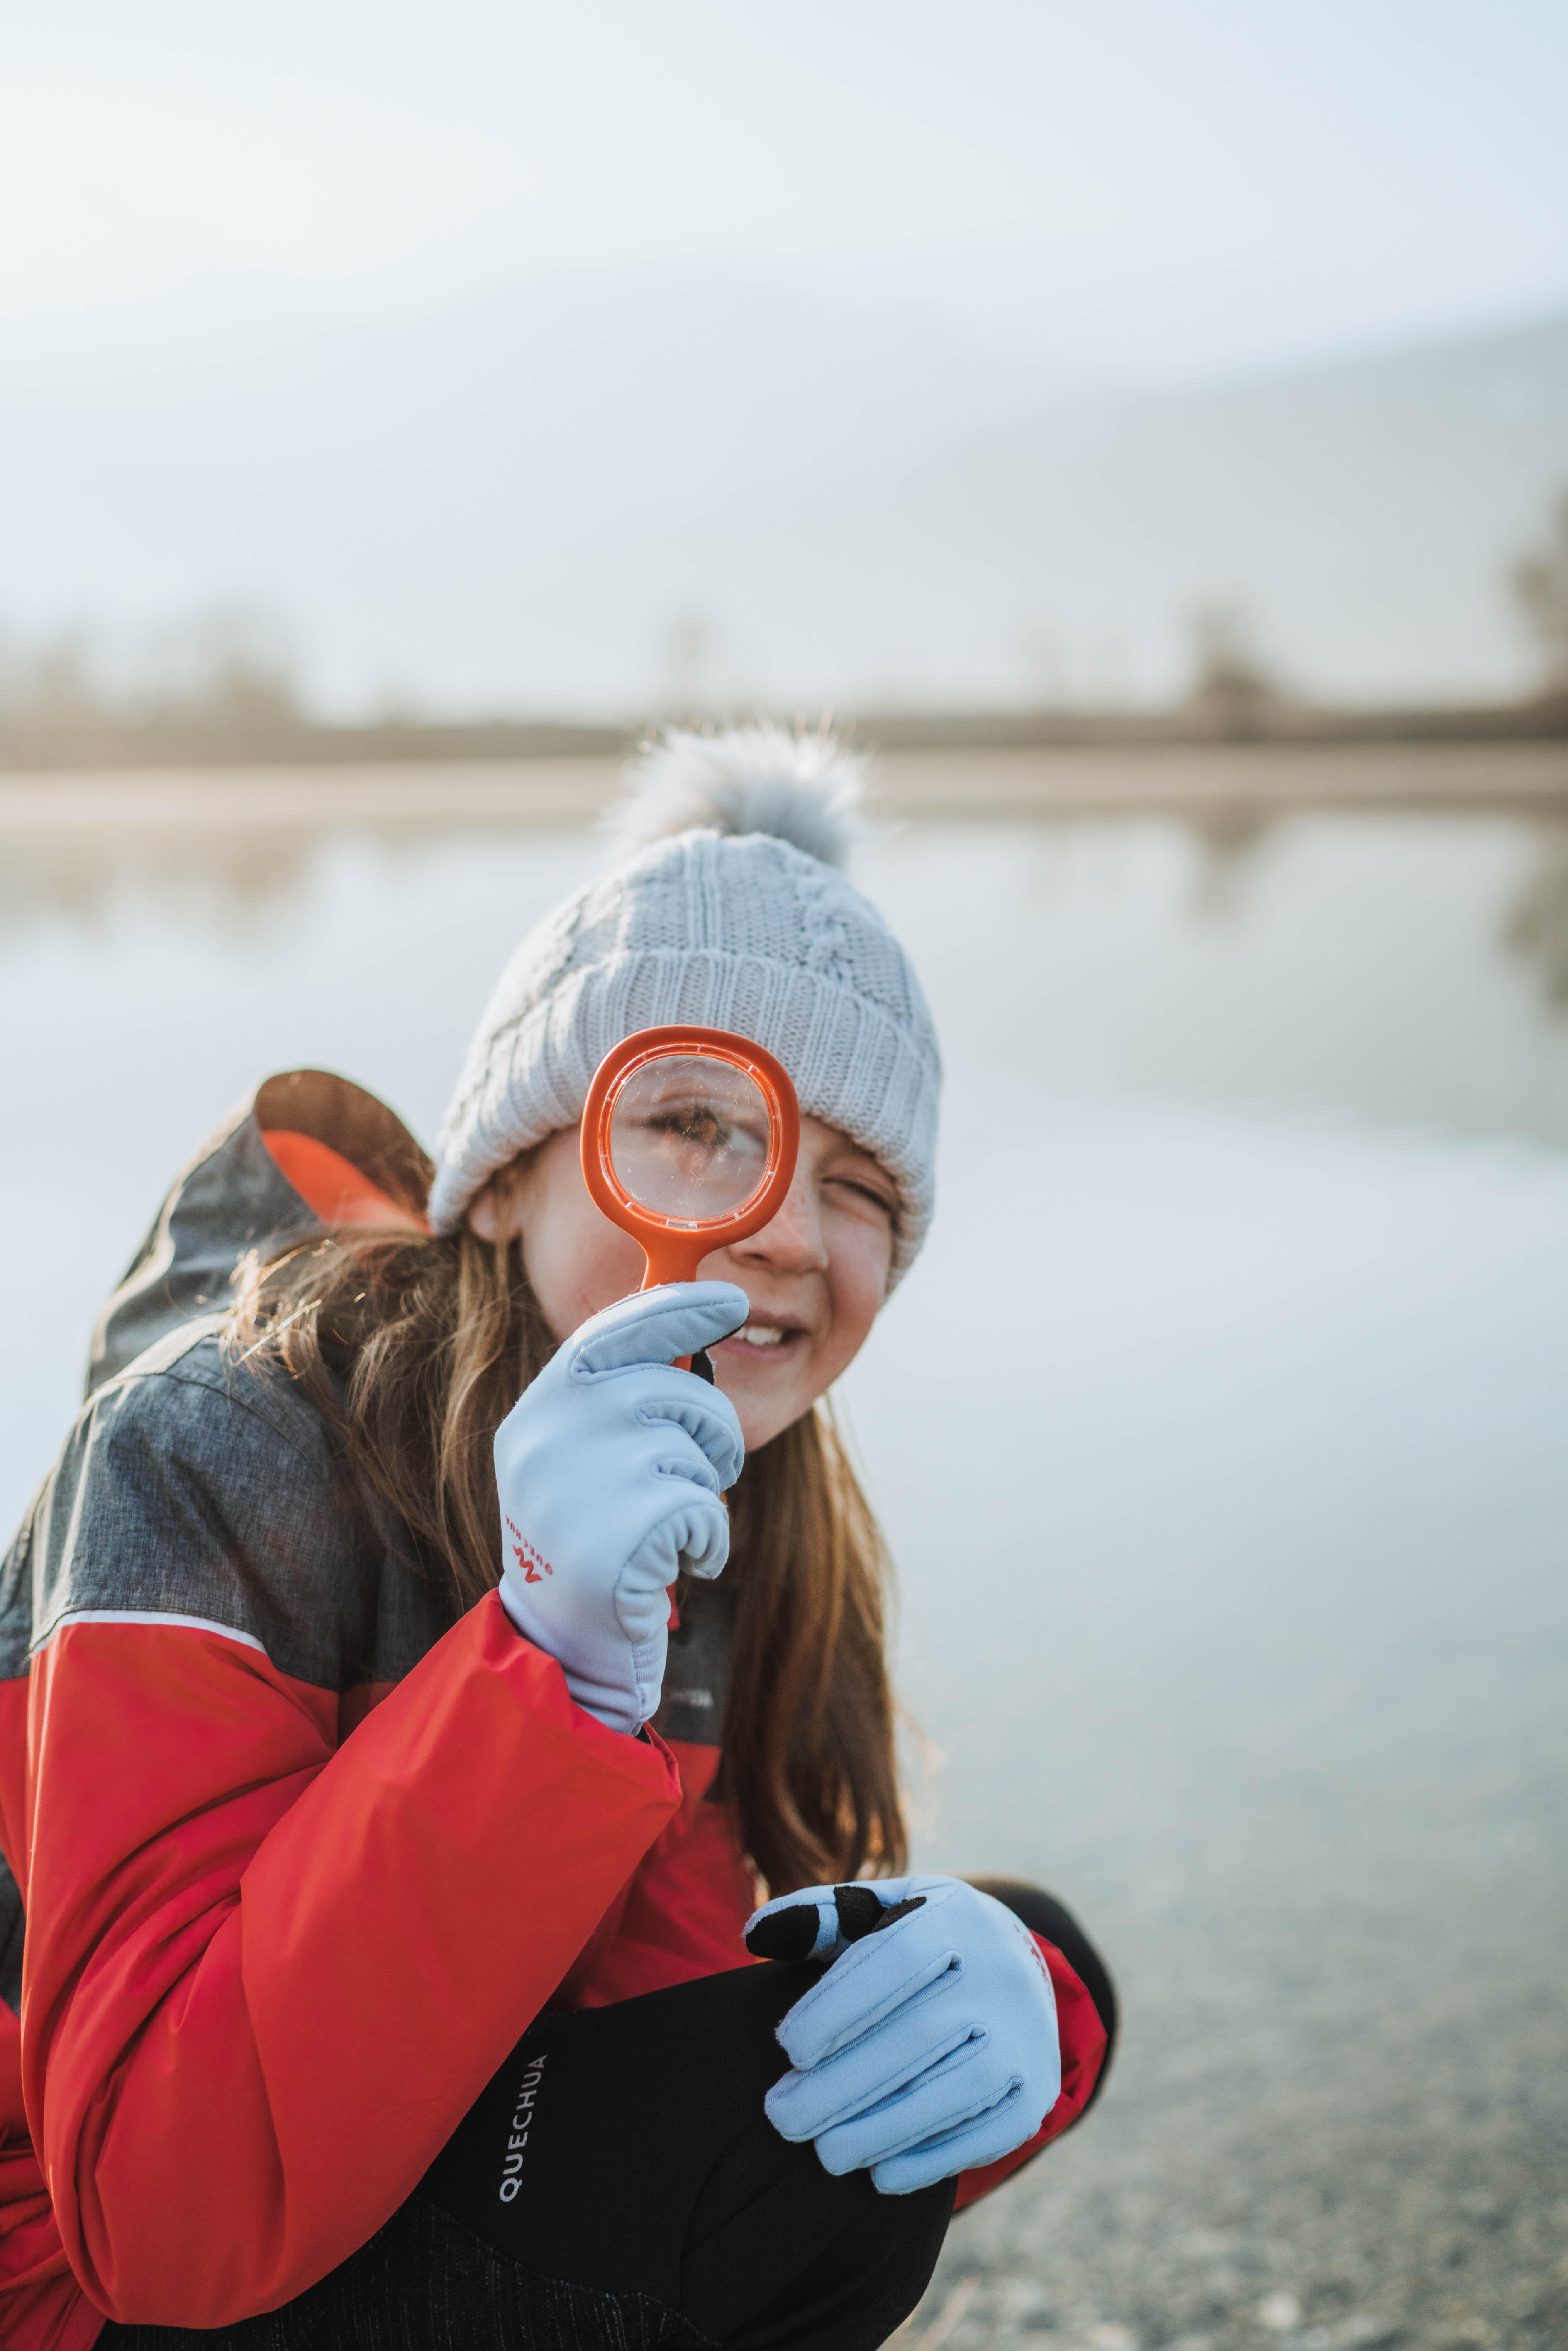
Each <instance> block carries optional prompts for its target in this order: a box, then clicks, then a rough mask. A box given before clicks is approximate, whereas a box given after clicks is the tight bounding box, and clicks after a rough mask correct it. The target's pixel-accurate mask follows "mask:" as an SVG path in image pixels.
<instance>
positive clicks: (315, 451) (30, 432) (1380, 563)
mask: <svg viewBox="0 0 1568 2351" xmlns="http://www.w3.org/2000/svg"><path fill="white" fill-rule="evenodd" d="M1562 483H1568V316H1565V317H1563V318H1557V319H1549V320H1545V321H1542V322H1540V323H1538V324H1534V325H1529V326H1521V327H1516V328H1512V329H1506V330H1498V331H1494V332H1490V333H1485V334H1477V335H1473V336H1469V337H1464V338H1452V339H1449V340H1443V341H1433V342H1431V343H1428V344H1426V345H1423V346H1421V347H1419V348H1414V349H1410V350H1402V351H1397V352H1393V353H1388V354H1382V355H1373V356H1370V357H1365V358H1358V359H1353V360H1342V361H1338V362H1335V363H1334V364H1333V365H1327V364H1325V365H1323V366H1321V367H1319V368H1316V369H1312V370H1302V371H1295V372H1292V373H1291V374H1289V375H1281V376H1276V377H1272V378H1269V379H1266V380H1265V379H1260V380H1258V381H1248V382H1241V383H1229V384H1222V385H1218V386H1214V387H1210V388H1205V389H1198V390H1187V391H1183V392H1179V393H1178V392H1166V393H1163V394H1153V393H1147V392H1145V393H1133V392H1117V391H1106V392H1099V393H1093V394H1091V393H1088V392H1083V391H1082V390H1079V391H1077V392H1071V393H1070V392H1068V391H1067V390H1066V389H1065V388H1064V384H1063V381H1062V379H1061V375H1060V373H1056V374H1053V373H1052V372H1051V370H1050V369H1048V367H1047V366H1046V365H1045V363H1044V362H1043V361H1041V360H1039V359H1038V358H1036V357H1034V356H1031V355H1030V353H1029V352H1028V351H1027V350H1023V349H1021V348H1019V349H1017V350H1015V349H1010V348H1008V347H1005V346H1002V345H999V344H998V345H991V346H986V345H984V344H982V343H981V342H980V341H978V340H966V339H965V337H964V335H963V334H962V333H961V332H960V330H959V329H957V328H956V326H955V325H954V324H953V323H952V322H951V321H949V320H936V319H927V318H925V317H924V316H922V315H920V314H919V313H917V312H914V311H911V310H908V309H887V310H881V311H871V310H862V311H859V312H852V311H847V310H845V311H841V310H836V309H833V308H831V307H830V306H827V305H823V304H821V303H818V302H815V301H810V300H807V299H806V298H798V297H795V296H789V295H785V294H783V293H770V294H769V293H763V292H760V291H758V289H757V288H755V287H737V286H733V285H697V284H692V283H688V282H674V283H672V282H668V281H664V280H660V279H656V278H653V277H639V278H629V279H618V280H607V281H602V282H597V283H593V284H585V285H582V286H578V287H556V288H545V289H538V288H535V289H528V290H527V291H525V292H520V293H518V294H517V296H515V297H514V298H509V299H507V300H506V301H499V300H497V301H490V302H485V303H474V304H470V305H468V306H467V307H465V308H463V309H461V310H456V311H454V312H452V313H451V314H450V315H448V316H446V317H444V318H440V319H434V320H432V321H427V322H425V323H424V324H423V325H421V326H419V327H406V326H405V327H399V328H385V329H376V330H371V329H355V330H352V331H350V330H348V329H344V330H342V331H341V332H340V333H337V334H334V335H329V336H323V337H322V338H321V339H319V340H317V341H316V342H314V343H312V344H310V345H309V346H308V347H302V348H297V349H295V350H290V351H284V352H279V351H275V352H273V353H271V354H270V355H268V356H263V357H257V358H255V359H252V360H248V361H246V363H245V364H244V365H240V364H237V363H236V362H235V361H234V360H225V359H224V358H222V357H221V356H220V355H217V354H214V358H213V360H212V361H211V363H210V364H208V365H206V366H204V367H203V368H202V369H200V370H192V371H186V372H185V373H183V375H181V376H179V377H174V378H172V377H169V376H166V375H164V376H160V375H158V374H157V373H155V372H154V373H148V372H141V373H137V372H135V371H131V369H129V368H126V369H124V370H120V369H118V368H116V367H114V366H113V365H109V364H106V366H105V368H104V370H103V371H102V375H101V377H100V379H99V381H95V382H91V383H87V384H84V383H83V382H82V381H81V380H80V378H79V376H78V377H76V378H73V379H72V380H71V381H69V382H63V383H62V384H61V386H60V388H58V389H57V390H53V391H50V390H49V389H47V386H44V385H41V384H40V382H39V381H38V380H37V371H35V375H34V381H32V382H31V384H30V385H29V384H28V383H27V382H26V381H25V380H24V378H23V376H22V375H21V373H20V372H19V371H16V370H13V371H12V373H11V381H10V388H8V389H7V388H5V386H4V385H0V513H3V514H4V516H5V527H4V531H3V534H0V625H6V626H9V628H10V629H11V630H12V631H13V632H20V633H21V634H22V635H24V636H26V635H28V634H32V635H37V634H38V633H39V632H44V631H46V630H47V629H50V628H53V627H57V626H59V625H61V624H63V623H64V622H66V621H68V619H71V618H73V617H76V616H78V615H85V616H89V617H97V618H99V619H100V620H102V621H103V622H105V623H106V624H107V625H108V627H109V628H110V632H111V634H112V633H114V632H119V634H120V636H121V637H122V638H134V637H135V635H136V634H137V632H140V631H145V630H146V629H148V628H149V627H151V626H152V624H153V623H154V622H158V621H161V620H168V619H169V618H171V617H173V616H177V615H179V614H181V613H183V612H191V611H196V610H198V609H199V608H201V607H203V606H204V605H208V604H211V603H214V602H216V601H233V600H235V599H243V600H249V601H254V602H256V603H259V604H261V605H263V606H266V607H268V608H270V609H272V610H274V611H277V613H279V614H280V615H282V616H283V618H284V619H285V620H286V622H287V624H288V625H289V627H290V629H291V631H292V632H293V635H294V637H295V639H296V641H297V643H298V645H299V647H300V650H301V653H302V654H303V656H304V659H305V663H306V666H307V672H308V676H309V678H310V680H311V681H312V683H313V684H315V685H316V686H317V688H318V689H319V691H320V692H322V693H323V694H324V695H325V696H326V698H327V699H328V700H329V703H330V704H331V705H333V706H334V707H337V708H340V709H345V710H348V709H352V708H355V707H363V706H366V705H370V704H371V703H374V702H375V701H376V700H377V699H378V697H386V696H392V697H393V698H400V699H403V700H408V701H413V702H421V703H425V704H429V705H434V706H435V707H437V708H444V709H446V710H455V709H458V708H464V707H482V708H485V709H510V710H521V711H528V710H541V711H551V712H559V713H571V712H581V713H587V712H601V711H616V710H626V709H639V708H645V707H647V706H648V705H650V704H651V703H656V702H657V701H659V700H660V699H661V698H669V699H674V700H676V701H683V702H684V701H692V700H696V699H701V698H705V697H706V698H712V699H715V700H724V701H741V700H744V699H746V698H747V697H748V696H750V695H761V696H764V697H766V698H767V699H768V700H770V701H773V702H776V703H783V704H785V705H789V704H792V703H799V704H800V705H820V704H821V703H822V702H824V701H829V702H833V703H837V704H841V705H843V704H860V705H865V704H867V703H874V704H878V705H883V706H887V705H890V704H891V703H894V702H905V703H917V704H921V703H923V704H943V703H949V704H950V703H954V702H960V701H968V702H984V703H992V704H998V703H999V704H1018V703H1020V702H1026V701H1029V700H1030V699H1041V698H1054V697H1055V696H1056V695H1061V694H1065V695H1070V696H1076V697H1078V698H1087V699H1093V700H1103V699H1105V698H1107V697H1108V696H1115V695H1136V696H1145V697H1147V696H1155V695H1165V694H1168V693H1169V692H1171V691H1172V690H1174V689H1175V688H1176V686H1177V685H1178V684H1179V682H1180V680H1181V678H1182V677H1183V675H1184V674H1185V673H1186V668H1187V665H1188V663H1189V658H1190V656H1189V653H1188V650H1187V644H1186V630H1187V625H1188V622H1189V620H1190V616H1191V614H1192V612H1193V611H1194V610H1195V609H1196V608H1197V607H1199V606H1203V605H1207V604H1213V603H1215V602H1217V601H1218V602H1223V603H1228V604H1233V605H1235V606H1237V607H1239V608H1241V609H1243V610H1244V611H1245V612H1246V613H1247V614H1248V615H1249V620H1250V624H1251V626H1252V628H1253V630H1254V632H1255V634H1256V638H1257V642H1258V645H1259V649H1260V653H1262V655H1263V656H1264V657H1265V658H1266V659H1267V660H1269V661H1270V662H1271V663H1273V664H1274V665H1275V666H1276V667H1277V668H1278V669H1279V671H1280V672H1281V674H1282V675H1283V676H1284V677H1285V679H1286V680H1287V682H1289V683H1291V684H1295V685H1297V686H1299V687H1300V688H1301V689H1302V690H1303V691H1306V692H1310V693H1313V694H1317V695H1323V696H1325V697H1332V698H1346V697H1349V698H1357V697H1360V698H1369V699H1370V698H1376V697H1383V696H1389V697H1398V698H1409V697H1420V696H1440V697H1453V698H1464V697H1467V696H1475V695H1486V694H1489V693H1506V692H1509V691H1511V690H1513V689H1514V688H1516V687H1517V686H1519V685H1520V684H1521V683H1523V682H1524V680H1525V678H1526V676H1527V674H1528V664H1527V661H1526V657H1525V651H1524V647H1523V643H1522V640H1521V636H1520V634H1519V632H1518V628H1517V625H1516V622H1515V619H1514V616H1513V615H1512V613H1511V611H1510V609H1509V605H1508V602H1507V599H1506V596H1505V594H1504V590H1503V586H1502V574H1503V570H1504V568H1505V566H1506V564H1507V562H1508V561H1509V559H1511V557H1512V556H1513V555H1514V554H1515V553H1516V552H1517V550H1518V549H1520V547H1521V545H1523V544H1526V543H1528V542H1529V541H1530V539H1531V538H1532V537H1533V536H1535V535H1536V534H1537V533H1538V531H1539V529H1540V528H1541V526H1542V522H1543V519H1544V515H1545V509H1546V506H1547V502H1548V499H1549V496H1550V495H1551V494H1552V491H1553V489H1554V488H1555V487H1556V486H1558V485H1559V484H1562Z"/></svg>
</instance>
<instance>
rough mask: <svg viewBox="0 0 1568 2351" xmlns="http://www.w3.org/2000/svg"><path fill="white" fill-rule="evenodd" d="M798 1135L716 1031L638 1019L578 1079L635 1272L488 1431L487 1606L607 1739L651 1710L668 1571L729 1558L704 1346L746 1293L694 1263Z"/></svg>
mask: <svg viewBox="0 0 1568 2351" xmlns="http://www.w3.org/2000/svg"><path fill="white" fill-rule="evenodd" d="M799 1148H800V1108H799V1105H798V1103H797V1102H796V1099H795V1089H794V1087H793V1086H792V1085H791V1084H790V1082H789V1078H788V1076H787V1075H786V1074H785V1072H784V1071H783V1070H782V1069H781V1068H780V1067H779V1063H778V1062H777V1061H775V1060H774V1058H773V1056H772V1055H771V1053H766V1052H764V1051H763V1050H762V1048H761V1047H760V1046H759V1045H754V1044H752V1043H751V1041H750V1040H749V1039H747V1038H745V1037H735V1036H731V1035H729V1034H728V1033H727V1031H725V1030H723V1029H690V1028H669V1029H643V1030H641V1031H640V1033H639V1034H637V1035H636V1036H633V1037H628V1038H626V1039H625V1040H624V1041H623V1042H622V1043H621V1044H619V1045H617V1046H615V1047H614V1048H613V1050H612V1051H611V1052H609V1053H607V1054H606V1055H605V1057H604V1060H603V1061H601V1063H600V1065H599V1068H598V1070H597V1071H596V1072H595V1073H594V1079H593V1083H592V1085H591V1087H590V1088H589V1092H588V1101H587V1103H586V1105H585V1106H584V1109H583V1113H582V1141H581V1150H582V1172H583V1175H584V1177H585V1178H586V1181H587V1184H588V1189H589V1193H590V1195H591V1197H592V1198H593V1200H594V1201H596V1202H597V1204H598V1206H599V1207H601V1208H602V1210H603V1211H604V1214H605V1215H606V1216H607V1217H610V1218H611V1219H612V1222H613V1223H615V1224H617V1225H619V1226H620V1227H621V1228H622V1231H623V1232H627V1233H630V1234H631V1235H632V1238H633V1239H634V1240H636V1241H637V1242H638V1243H639V1244H640V1246H641V1248H642V1249H643V1256H644V1257H645V1259H646V1260H647V1271H646V1275H645V1278H644V1280H643V1289H642V1291H641V1292H640V1293H639V1294H638V1295H637V1296H635V1297H632V1298H622V1299H621V1300H619V1301H617V1302H616V1303H615V1304H614V1305H612V1306H607V1307H605V1308H604V1309H603V1310H602V1311H601V1312H600V1313H598V1314H595V1315H592V1316H591V1317H590V1319H589V1320H588V1321H587V1322H584V1323H582V1324H580V1327H579V1328H578V1329H577V1330H576V1331H574V1332H571V1333H570V1336H569V1337H568V1338H566V1339H565V1340H564V1341H563V1343H562V1344H561V1346H560V1347H559V1350H558V1351H557V1353H555V1355H554V1356H553V1357H552V1358H551V1360H550V1361H549V1364H546V1366H545V1368H544V1370H543V1371H542V1372H540V1373H539V1374H538V1377H537V1378H536V1379H534V1380H533V1381H532V1383H531V1384H529V1385H528V1387H527V1388H526V1389H525V1390H524V1392H523V1394H522V1395H521V1396H520V1397H519V1398H518V1400H517V1404H516V1405H514V1406H513V1408H512V1410H511V1412H510V1413H508V1415H507V1418H506V1419H505V1420H504V1421H503V1422H502V1424H501V1426H500V1427H499V1429H497V1433H496V1485H497V1496H498V1499H499V1502H500V1508H501V1527H502V1546H503V1548H502V1559H503V1566H502V1574H501V1604H502V1606H503V1607H504V1608H505V1609H506V1612H507V1615H508V1616H509V1617H510V1618H511V1620H512V1622H513V1624H514V1625H516V1626H517V1630H518V1631H519V1632H520V1633H521V1634H522V1635H524V1637H525V1638H526V1639H528V1640H529V1641H532V1642H533V1643H534V1644H535V1645H536V1646H537V1647H538V1648H541V1649H543V1650H544V1651H546V1652H547V1654H548V1655H549V1656H552V1657H554V1658H555V1659H556V1660H557V1662H558V1663H559V1666H560V1667H561V1669H562V1671H563V1672H564V1674H565V1676H566V1680H567V1687H568V1688H569V1689H570V1693H571V1695H572V1697H573V1698H575V1699H576V1700H577V1703H578V1704H579V1705H580V1706H581V1707H584V1708H587V1710H588V1711H589V1712H590V1713H591V1714H593V1715H595V1716H597V1718H598V1719H599V1720H600V1721H601V1722H602V1723H604V1724H605V1725H606V1726H607V1727H609V1728H611V1729H616V1730H625V1731H634V1730H635V1729H637V1728H638V1727H639V1725H640V1724H642V1723H643V1722H645V1721H646V1720H647V1719H648V1718H649V1716H650V1715H652V1714H653V1712H654V1711H655V1710H656V1708H657V1707H658V1703H659V1695H660V1690H661V1687H662V1685H663V1681H664V1662H665V1650H666V1642H667V1635H668V1629H669V1623H670V1617H671V1614H672V1603H671V1599H670V1593H671V1588H672V1587H673V1585H674V1582H675V1579H676V1577H677V1576H678V1575H679V1574H680V1573H681V1571H682V1570H683V1568H684V1569H685V1570H686V1571H687V1572H689V1573H691V1574H693V1575H695V1576H697V1577H698V1578H701V1579H704V1580H706V1579H708V1578H711V1577H713V1576H716V1575H717V1574H718V1573H719V1572H720V1570H721V1569H722V1568H723V1566H724V1563H725V1562H726V1560H727V1557H728V1555H729V1520H728V1514H727V1510H726V1507H725V1502H724V1495H725V1492H726V1490H727V1488H729V1487H730V1486H732V1485H733V1484H734V1482H735V1480H736V1479H737V1477H738V1476H739V1475H740V1469H741V1464H742V1462H743V1461H744V1460H745V1458H746V1447H745V1441H744V1438H743V1437H742V1434H741V1427H740V1422H739V1420H738V1419H737V1416H736V1411H735V1407H734V1405H732V1404H731V1402H730V1400H729V1398H728V1397H727V1395H724V1394H723V1392H722V1391H721V1390H720V1389H719V1388H718V1386H717V1385H716V1383H715V1381H714V1375H713V1365H712V1364H711V1363H710V1362H709V1360H708V1357H707V1353H706V1349H707V1348H708V1347H710V1346H715V1345H716V1344H717V1343H719V1341H720V1340H722V1339H724V1338H725V1337H726V1336H727V1334H728V1333H729V1332H731V1331H734V1330H737V1329H739V1327H740V1326H741V1324H742V1323H743V1322H745V1320H746V1315H747V1293H746V1291H745V1290H742V1289H741V1288H740V1287H739V1285H738V1284H737V1283H736V1282H733V1281H722V1280H721V1281H707V1282H699V1281H698V1280H697V1279H696V1276H697V1270H698V1268H699V1266H700V1265H701V1263H702V1261H703V1259H705V1258H706V1257H707V1256H708V1255H709V1254H710V1253H711V1252H712V1251H713V1250H715V1249H723V1248H724V1247H725V1246H726V1245H727V1243H728V1242H731V1241H737V1240H744V1239H745V1238H747V1235H748V1234H751V1233H755V1232H759V1231H760V1230H761V1229H762V1227H763V1226H764V1225H766V1224H767V1223H768V1221H769V1219H770V1218H771V1217H775V1216H776V1215H777V1214H778V1212H779V1208H780V1207H781V1206H782V1205H783V1201H784V1197H785V1195H786V1193H787V1192H788V1191H789V1185H790V1182H791V1180H792V1178H793V1176H794V1173H795V1159H796V1155H797V1152H798V1150H799ZM650 1293H653V1294H650ZM689 1371H695V1372H697V1373H698V1374H699V1375H700V1376H701V1377H702V1378H703V1379H705V1380H706V1382H707V1383H708V1384H707V1387H706V1389H705V1388H702V1387H698V1386H695V1385H694V1384H693V1382H692V1381H690V1380H689V1379H687V1378H685V1376H684V1374H685V1373H687V1372H689Z"/></svg>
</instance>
